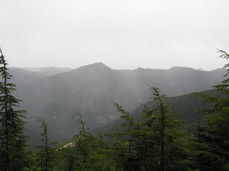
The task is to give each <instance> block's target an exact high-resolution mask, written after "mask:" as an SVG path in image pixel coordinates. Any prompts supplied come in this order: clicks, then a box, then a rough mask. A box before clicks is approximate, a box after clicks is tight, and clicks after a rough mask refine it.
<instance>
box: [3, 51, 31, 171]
mask: <svg viewBox="0 0 229 171" xmlns="http://www.w3.org/2000/svg"><path fill="white" fill-rule="evenodd" d="M7 65H8V64H7V63H6V60H5V57H4V55H3V53H2V51H1V49H0V75H1V81H0V159H1V160H0V168H1V170H2V171H15V170H18V171H20V170H22V168H23V167H24V164H25V163H24V159H25V156H24V155H25V153H24V151H25V146H26V137H25V136H24V135H23V131H24V121H23V119H24V113H25V111H23V110H19V109H18V107H19V102H20V100H19V99H17V98H16V97H14V96H13V94H12V93H13V92H14V91H15V90H16V89H15V87H16V85H14V84H12V83H10V82H9V81H10V79H11V78H12V77H13V76H12V75H11V74H10V73H9V69H8V68H7Z"/></svg>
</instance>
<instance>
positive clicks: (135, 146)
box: [0, 50, 229, 171]
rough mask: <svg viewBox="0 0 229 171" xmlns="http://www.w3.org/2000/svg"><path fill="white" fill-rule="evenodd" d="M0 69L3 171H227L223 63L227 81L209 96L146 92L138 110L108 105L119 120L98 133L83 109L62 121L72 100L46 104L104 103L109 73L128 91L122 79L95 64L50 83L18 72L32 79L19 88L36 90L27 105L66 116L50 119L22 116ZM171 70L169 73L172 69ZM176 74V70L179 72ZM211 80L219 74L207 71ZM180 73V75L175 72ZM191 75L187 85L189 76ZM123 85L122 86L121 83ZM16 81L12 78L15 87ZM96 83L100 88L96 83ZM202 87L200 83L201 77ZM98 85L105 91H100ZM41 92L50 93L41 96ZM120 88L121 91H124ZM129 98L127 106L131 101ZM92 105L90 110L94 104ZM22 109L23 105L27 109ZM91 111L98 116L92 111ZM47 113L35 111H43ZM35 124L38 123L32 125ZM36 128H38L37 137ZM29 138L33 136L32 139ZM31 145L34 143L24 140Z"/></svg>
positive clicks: (8, 80) (13, 89)
mask: <svg viewBox="0 0 229 171" xmlns="http://www.w3.org/2000/svg"><path fill="white" fill-rule="evenodd" d="M0 52H1V50H0ZM219 52H220V54H221V57H222V58H226V59H229V54H227V53H226V52H225V51H219ZM0 65H1V66H0V74H1V76H2V79H1V82H0V93H1V96H0V97H1V98H0V106H1V108H0V130H1V131H0V140H1V141H0V157H1V160H0V170H3V171H14V170H19V171H20V170H21V171H27V170H35V171H39V170H42V171H51V170H53V171H65V170H68V171H75V170H80V171H96V170H98V171H99V170H110V171H142V170H143V171H151V170H158V171H166V170H168V171H173V170H174V171H183V170H186V171H190V170H201V171H202V170H203V171H215V170H219V171H226V170H229V163H228V161H229V151H228V142H229V139H228V135H229V132H228V131H229V115H228V113H229V108H228V103H229V98H228V95H229V92H228V85H229V79H228V73H229V65H228V64H226V65H225V67H224V69H225V71H226V73H227V74H226V75H225V77H226V78H224V80H223V81H220V83H218V84H216V85H214V86H213V87H212V88H213V89H212V90H208V91H204V92H198V93H192V94H186V95H182V96H174V97H166V96H165V95H164V94H163V93H161V90H160V89H159V88H157V87H154V86H150V87H149V89H148V92H149V94H148V97H150V98H149V99H148V100H149V101H148V102H146V103H144V104H141V105H140V106H139V107H137V108H136V109H134V110H133V111H132V112H131V113H129V112H128V110H126V109H125V107H124V106H123V105H122V104H120V103H119V102H117V101H113V102H112V103H111V105H112V106H113V110H115V111H116V112H117V113H119V115H117V116H119V119H118V118H117V119H116V120H115V121H113V122H110V123H109V124H107V125H104V126H102V127H99V128H98V129H97V130H95V129H93V128H94V127H95V126H99V124H97V125H96V123H95V124H94V126H92V125H91V123H90V120H92V121H93V119H94V122H96V117H92V116H93V115H90V114H89V115H86V114H84V113H82V112H81V111H80V110H82V109H86V108H88V106H86V107H85V106H84V107H85V108H79V107H78V108H77V106H76V107H75V106H66V107H65V108H64V109H65V110H67V109H71V113H72V115H71V116H70V111H69V115H67V114H66V113H67V112H66V111H64V110H63V109H61V107H64V105H67V104H68V103H69V105H71V104H72V103H71V101H66V103H64V102H62V103H56V104H55V105H51V104H53V103H48V102H53V101H55V100H56V99H59V98H61V97H63V98H64V97H65V94H68V93H69V92H70V94H72V95H81V96H82V97H81V98H82V99H81V100H85V99H84V98H86V97H88V96H89V95H91V94H90V93H92V92H95V94H93V93H92V95H91V96H89V97H90V98H92V99H93V98H95V99H94V100H95V101H96V99H97V101H100V102H101V101H107V100H108V97H109V96H108V97H107V96H106V97H105V92H109V89H104V88H108V87H109V88H112V85H113V84H114V85H115V87H116V86H117V85H116V84H115V83H114V82H111V83H112V84H111V83H110V84H111V85H110V86H108V87H106V86H104V84H105V83H106V81H105V80H108V82H110V81H111V78H110V76H111V75H112V74H113V78H114V80H115V81H117V82H118V83H126V84H127V82H126V81H125V80H124V77H120V73H118V74H117V73H115V72H114V71H113V70H111V69H109V68H108V67H106V66H104V65H103V64H99V67H98V66H97V65H91V66H89V68H90V70H89V71H88V70H87V69H88V68H87V67H82V68H79V69H77V70H73V71H70V72H64V73H62V74H57V75H54V76H47V77H45V76H44V75H43V74H42V75H43V76H41V75H39V73H38V74H37V73H36V74H35V75H36V77H33V76H31V73H30V72H27V71H25V70H20V71H22V72H21V73H26V74H27V76H30V77H31V80H30V81H28V82H24V85H26V84H30V85H34V87H27V89H23V90H24V93H25V92H27V93H30V98H31V99H29V100H30V101H29V103H30V104H32V102H33V100H36V102H37V103H38V102H39V100H42V103H41V104H43V105H44V106H45V107H46V106H47V107H48V109H49V110H48V113H53V111H54V110H56V111H58V110H60V111H62V112H63V115H62V116H58V115H51V116H50V115H45V113H43V115H31V114H26V111H25V110H21V107H22V105H21V103H20V102H21V100H20V99H18V98H16V97H15V96H14V94H19V92H17V93H15V92H16V85H15V84H13V83H12V82H11V79H12V78H13V75H11V73H9V69H8V67H7V65H8V64H7V62H6V60H5V57H4V56H3V54H2V52H1V57H0ZM171 70H174V68H173V69H171ZM175 70H177V69H175ZM14 71H15V70H14ZM86 71H87V72H86ZM178 71H180V68H179V69H178ZM188 71H190V69H188ZM192 71H194V72H197V73H198V75H201V74H200V73H199V72H203V71H195V70H192ZM118 72H123V71H118ZM126 72H131V71H124V73H125V74H124V76H125V75H126ZM171 72H173V71H171ZM186 72H187V71H186ZM186 72H185V70H184V69H182V73H180V75H183V74H184V75H185V74H187V73H186ZM21 73H20V74H21ZM69 73H70V74H69ZM102 73H106V74H102ZM188 73H189V72H188ZM210 73H211V74H212V73H217V72H216V71H212V72H210ZM220 73H223V71H220ZM33 74H34V73H33ZM33 74H32V75H33ZM66 74H68V76H69V75H70V78H69V77H66ZM85 74H86V75H85ZM116 74H117V75H116ZM177 74H178V75H179V73H177ZM202 74H203V73H202ZM204 74H208V72H204ZM83 75H84V76H85V77H83ZM121 75H122V74H121ZM130 75H131V74H130ZM130 75H129V74H128V77H125V78H126V79H127V78H128V81H130V82H131V81H133V82H134V81H136V79H134V78H133V77H130ZM122 76H123V75H122ZM135 76H136V75H135ZM170 76H171V75H170ZM188 76H189V78H191V75H188ZM202 76H203V75H201V77H202ZM75 77H77V81H78V82H75V79H74V78H75ZM196 77H197V75H196V76H195V77H194V78H195V79H196ZM211 77H212V75H211ZM34 78H36V79H38V80H40V82H37V81H36V79H34ZM57 78H58V79H57ZM85 78H87V79H86V81H89V82H91V83H93V84H95V83H97V85H96V86H95V87H96V88H94V87H93V86H91V85H92V84H85V85H82V83H85ZM120 78H123V79H121V81H120ZM139 78H140V77H139ZM16 80H17V79H16V78H15V79H14V81H16ZM94 80H97V81H98V80H99V81H98V82H94ZM201 80H202V81H203V80H205V79H204V77H203V78H202V79H201ZM69 81H72V82H70V83H71V84H70V87H71V86H73V85H75V89H74V90H75V91H74V92H72V89H68V86H67V85H68V83H69ZM102 81H103V82H102ZM104 81H105V82H104ZM133 82H132V83H133ZM178 82H179V81H178ZM209 82H211V81H209ZM73 83H74V84H73ZM128 83H129V82H128ZM35 84H39V85H37V86H38V87H35ZM63 86H65V88H64V87H63ZM101 86H102V89H100V88H101ZM118 86H119V85H118ZM129 86H130V88H129V89H128V90H124V91H123V92H122V93H127V92H128V91H130V92H132V91H133V92H134V90H135V89H133V88H132V84H129ZM177 86H178V85H177ZM45 87H51V88H50V89H45ZM83 87H84V88H85V87H86V90H87V91H89V92H87V91H86V92H85V94H86V95H85V94H84V91H83V92H79V93H78V91H79V89H80V88H83ZM124 87H125V86H124ZM181 87H182V86H181ZM60 88H63V89H60ZM93 88H94V89H93ZM119 88H120V89H121V88H122V87H119ZM176 88H177V87H176ZM91 89H92V90H91ZM34 90H36V91H37V92H36V93H35V94H36V96H35V94H33V93H34ZM54 90H55V91H54ZM58 90H62V91H61V92H60V91H58ZM76 90H77V91H76ZM81 90H82V89H81ZM102 90H105V91H104V94H103V95H104V96H101V95H99V93H100V92H101V91H102ZM91 91H92V92H91ZM164 91H165V90H164ZM183 91H184V90H183ZM186 91H187V90H186ZM113 93H114V92H113ZM70 94H69V95H70ZM108 94H109V93H108ZM21 95H22V94H21ZM31 95H32V96H31ZM50 95H52V96H50ZM83 95H84V96H83ZM93 95H94V96H93ZM115 95H116V94H115ZM122 95H123V96H121V97H123V98H124V95H127V97H128V98H130V97H133V96H128V93H127V94H122ZM76 97H78V96H76ZM76 97H75V98H76ZM127 97H125V98H127ZM119 98H120V97H119ZM125 98H124V99H125ZM128 98H127V99H125V100H128ZM124 99H121V100H124ZM130 99H131V98H130ZM59 100H60V99H59ZM62 100H66V99H62ZM68 100H69V99H68ZM27 103H28V102H27ZM29 103H28V104H29ZM41 104H39V105H41ZM91 104H93V103H92V102H91ZM23 105H25V102H24V104H23ZM49 105H51V106H49ZM81 105H83V103H82V104H81ZM89 106H90V105H89ZM90 107H92V109H93V108H95V109H96V106H94V105H92V106H90ZM44 109H45V108H42V109H39V110H40V111H41V112H42V111H43V110H44ZM83 112H85V111H83ZM45 116H48V117H45ZM89 116H91V117H90V119H88V118H87V117H89ZM103 116H106V115H100V117H103ZM60 117H62V119H60ZM65 118H66V119H67V120H65ZM97 119H98V118H97ZM32 120H33V122H32ZM113 120H114V119H113ZM25 121H26V122H27V123H26V122H25ZM30 121H31V122H30ZM66 121H69V123H70V121H71V122H72V123H73V125H69V123H68V122H66ZM88 121H89V122H88ZM35 122H36V123H37V124H36V125H33V124H34V123H35ZM50 123H55V124H50ZM55 126H61V127H62V128H60V129H57V127H55ZM35 127H37V129H36V131H35ZM66 128H68V129H66ZM69 130H71V131H72V138H71V139H68V140H67V139H66V140H65V143H61V141H58V142H54V141H53V138H51V137H54V136H56V135H58V133H60V132H61V131H62V132H61V133H62V134H68V135H66V136H65V137H64V138H67V137H68V136H69V137H70V136H71V134H70V133H68V131H69ZM36 132H37V133H38V134H36ZM28 133H30V134H31V135H32V134H33V136H30V137H28V136H26V135H28ZM61 133H60V134H59V135H61ZM73 135H74V136H73ZM34 136H37V139H35V138H34ZM29 139H30V140H32V141H29ZM60 139H61V138H60ZM29 142H30V147H33V148H28V146H27V144H29ZM36 144H39V146H36ZM34 147H36V148H34Z"/></svg>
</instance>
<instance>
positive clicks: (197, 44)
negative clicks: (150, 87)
mask: <svg viewBox="0 0 229 171" xmlns="http://www.w3.org/2000/svg"><path fill="white" fill-rule="evenodd" d="M228 7H229V0H0V47H1V48H2V50H3V52H4V54H5V56H6V59H7V61H8V63H9V64H10V66H17V67H46V66H57V67H70V68H77V67H80V66H83V65H87V64H91V63H95V62H103V63H104V64H106V65H108V66H109V67H111V68H113V69H135V68H137V67H142V68H163V69H166V68H170V67H172V66H185V67H193V68H196V69H199V68H201V69H203V70H212V69H216V68H220V67H222V65H223V64H224V63H225V62H226V61H224V60H222V59H220V58H219V57H218V56H219V54H217V49H223V50H226V51H228V52H229V10H228Z"/></svg>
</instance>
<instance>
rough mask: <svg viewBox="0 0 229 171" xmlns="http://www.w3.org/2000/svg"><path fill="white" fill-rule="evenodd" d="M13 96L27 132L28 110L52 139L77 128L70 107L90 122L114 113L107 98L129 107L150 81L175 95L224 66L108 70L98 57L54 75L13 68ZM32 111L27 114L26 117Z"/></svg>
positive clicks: (141, 98)
mask: <svg viewBox="0 0 229 171" xmlns="http://www.w3.org/2000/svg"><path fill="white" fill-rule="evenodd" d="M11 72H12V74H13V75H14V78H13V80H12V81H13V82H14V83H15V84H16V85H17V89H18V90H17V92H16V97H18V98H20V99H22V100H23V102H22V103H21V107H22V108H23V109H26V110H27V111H28V112H27V116H28V117H27V122H28V125H27V127H28V129H27V130H28V131H27V134H28V135H29V136H31V137H32V139H33V140H34V141H35V138H36V137H38V136H39V129H38V127H39V126H38V125H37V123H36V122H35V119H34V118H33V116H39V117H41V118H42V119H44V120H45V121H46V122H47V123H48V125H49V130H50V136H51V137H50V138H51V139H52V140H56V141H60V142H63V141H65V140H66V139H68V138H70V137H72V136H73V135H74V134H75V133H76V132H77V126H76V123H75V116H74V113H75V112H76V110H77V111H79V112H80V113H81V114H82V116H83V119H84V120H85V121H86V123H87V125H88V127H91V128H95V127H98V126H101V125H103V124H106V123H108V122H110V121H113V120H116V119H117V118H119V116H120V114H118V113H117V112H116V109H115V108H114V107H113V104H112V102H118V103H119V104H122V105H123V106H124V107H125V109H127V110H128V111H130V110H132V109H134V108H136V107H137V106H138V105H139V104H142V103H145V102H147V101H148V100H149V97H150V90H149V86H150V85H153V86H157V87H159V88H160V89H161V92H162V93H163V94H167V95H168V96H178V95H183V94H187V93H191V92H194V91H203V90H207V89H210V88H211V86H212V85H214V84H216V83H219V82H220V81H221V80H222V79H223V75H224V73H225V72H224V70H214V71H199V70H194V69H191V68H182V67H173V68H171V69H168V70H155V69H143V68H138V69H136V70H113V69H111V68H109V67H107V66H106V65H104V64H103V63H96V64H91V65H87V66H83V67H80V68H77V69H74V70H70V71H65V72H61V73H58V74H54V75H49V74H47V75H44V74H41V73H40V72H34V71H28V70H25V69H15V70H12V71H11ZM31 117H32V118H31Z"/></svg>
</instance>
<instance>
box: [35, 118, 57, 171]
mask: <svg viewBox="0 0 229 171" xmlns="http://www.w3.org/2000/svg"><path fill="white" fill-rule="evenodd" d="M38 121H39V122H40V123H41V127H40V128H41V129H42V132H41V141H42V145H41V146H39V149H40V150H39V152H38V165H39V167H40V168H41V169H42V171H48V170H50V168H51V166H50V163H51V162H52V160H53V158H54V146H55V144H56V143H55V142H52V143H49V139H48V124H47V123H46V122H45V121H44V120H43V119H40V118H38Z"/></svg>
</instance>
